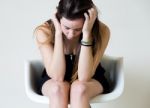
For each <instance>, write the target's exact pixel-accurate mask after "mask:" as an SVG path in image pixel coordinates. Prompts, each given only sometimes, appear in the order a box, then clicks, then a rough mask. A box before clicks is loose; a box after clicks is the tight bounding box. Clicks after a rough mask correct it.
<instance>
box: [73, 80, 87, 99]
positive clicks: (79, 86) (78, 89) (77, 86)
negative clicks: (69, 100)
mask: <svg viewBox="0 0 150 108" xmlns="http://www.w3.org/2000/svg"><path fill="white" fill-rule="evenodd" d="M86 93H87V85H86V84H85V83H84V82H81V81H75V82H73V83H72V85H71V96H78V97H81V96H84V95H86Z"/></svg>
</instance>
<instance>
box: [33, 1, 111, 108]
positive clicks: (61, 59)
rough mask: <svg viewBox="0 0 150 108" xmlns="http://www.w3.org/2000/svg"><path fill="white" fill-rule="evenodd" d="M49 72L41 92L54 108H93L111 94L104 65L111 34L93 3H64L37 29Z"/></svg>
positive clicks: (44, 73) (36, 32)
mask: <svg viewBox="0 0 150 108" xmlns="http://www.w3.org/2000/svg"><path fill="white" fill-rule="evenodd" d="M34 35H35V37H36V42H37V45H38V48H39V50H40V52H41V55H42V59H43V63H44V67H45V69H44V70H43V75H42V76H41V81H40V88H39V91H40V93H41V94H42V95H45V96H47V97H48V98H49V102H50V108H67V105H68V103H70V105H71V108H90V103H89V102H90V99H91V98H92V97H94V96H96V95H99V94H101V93H106V92H109V85H108V83H107V81H106V79H105V77H104V72H105V70H104V69H103V68H102V66H101V64H100V61H101V58H102V56H103V54H104V51H105V49H106V47H107V44H108V41H109V36H110V32H109V29H108V27H107V26H106V25H105V24H103V23H102V22H100V21H99V20H98V13H97V9H96V6H95V5H94V4H93V2H92V0H60V1H59V4H58V7H57V9H56V12H54V15H53V18H52V19H50V20H48V21H46V22H45V23H44V24H42V25H40V26H38V27H37V28H36V29H35V34H34Z"/></svg>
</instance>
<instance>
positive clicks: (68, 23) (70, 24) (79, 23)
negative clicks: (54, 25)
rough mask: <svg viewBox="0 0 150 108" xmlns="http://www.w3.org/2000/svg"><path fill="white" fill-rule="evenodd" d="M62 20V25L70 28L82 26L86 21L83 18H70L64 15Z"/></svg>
mask: <svg viewBox="0 0 150 108" xmlns="http://www.w3.org/2000/svg"><path fill="white" fill-rule="evenodd" d="M60 21H61V24H62V25H64V26H66V27H69V28H72V29H75V28H82V27H83V23H84V19H83V18H79V19H75V20H69V19H66V18H64V17H62V18H61V20H60Z"/></svg>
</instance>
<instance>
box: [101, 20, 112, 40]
mask: <svg viewBox="0 0 150 108" xmlns="http://www.w3.org/2000/svg"><path fill="white" fill-rule="evenodd" d="M99 25H100V33H101V36H102V39H109V38H110V29H109V27H108V26H107V25H106V24H104V23H103V22H100V23H99Z"/></svg>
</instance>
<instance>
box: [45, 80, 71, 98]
mask: <svg viewBox="0 0 150 108" xmlns="http://www.w3.org/2000/svg"><path fill="white" fill-rule="evenodd" d="M48 83H49V82H47V85H48V86H46V89H47V90H46V92H47V93H46V94H47V95H48V96H51V97H53V96H61V95H62V94H66V93H67V92H68V90H69V85H68V84H67V83H64V82H59V81H51V82H50V83H49V84H48Z"/></svg>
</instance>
